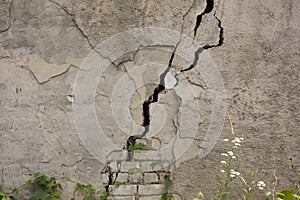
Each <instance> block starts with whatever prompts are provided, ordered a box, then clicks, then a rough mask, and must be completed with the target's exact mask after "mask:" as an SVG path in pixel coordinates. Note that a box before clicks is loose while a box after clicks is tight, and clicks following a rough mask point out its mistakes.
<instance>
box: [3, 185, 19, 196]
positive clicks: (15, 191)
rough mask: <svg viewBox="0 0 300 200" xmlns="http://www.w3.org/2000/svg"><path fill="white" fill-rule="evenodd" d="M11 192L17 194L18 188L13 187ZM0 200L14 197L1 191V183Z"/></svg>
mask: <svg viewBox="0 0 300 200" xmlns="http://www.w3.org/2000/svg"><path fill="white" fill-rule="evenodd" d="M12 193H15V194H17V193H18V189H15V188H14V189H13V190H12ZM0 200H15V198H14V197H13V196H9V195H8V194H6V193H5V192H4V191H2V188H1V185H0Z"/></svg>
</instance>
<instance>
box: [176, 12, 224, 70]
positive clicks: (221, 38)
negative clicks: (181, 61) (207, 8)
mask: <svg viewBox="0 0 300 200" xmlns="http://www.w3.org/2000/svg"><path fill="white" fill-rule="evenodd" d="M214 17H215V18H216V19H217V21H218V28H219V41H218V43H217V44H206V45H204V46H203V47H200V48H198V49H197V51H195V57H194V61H193V63H192V64H191V65H190V66H189V67H188V68H186V69H183V70H181V72H184V71H189V70H191V69H193V68H194V67H195V66H196V65H197V64H198V61H199V55H200V54H201V52H202V51H203V50H204V49H205V50H207V49H210V48H214V47H220V46H222V45H223V43H224V28H223V26H222V21H221V20H220V19H219V18H218V17H217V16H216V12H215V13H214Z"/></svg>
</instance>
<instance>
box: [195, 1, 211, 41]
mask: <svg viewBox="0 0 300 200" xmlns="http://www.w3.org/2000/svg"><path fill="white" fill-rule="evenodd" d="M213 8H214V0H206V7H205V10H204V11H203V12H202V13H201V14H200V15H198V16H197V18H196V24H195V28H194V37H195V36H196V35H197V30H198V28H199V26H200V24H201V21H202V16H203V15H206V14H208V13H210V12H211V11H212V10H213Z"/></svg>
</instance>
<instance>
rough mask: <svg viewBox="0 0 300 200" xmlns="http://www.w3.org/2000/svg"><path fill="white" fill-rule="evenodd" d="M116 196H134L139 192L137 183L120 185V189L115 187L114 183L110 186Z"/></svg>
mask: <svg viewBox="0 0 300 200" xmlns="http://www.w3.org/2000/svg"><path fill="white" fill-rule="evenodd" d="M109 188H110V190H112V192H111V193H112V195H114V196H134V195H135V194H136V193H137V186H136V185H120V186H119V188H118V189H114V185H110V186H109Z"/></svg>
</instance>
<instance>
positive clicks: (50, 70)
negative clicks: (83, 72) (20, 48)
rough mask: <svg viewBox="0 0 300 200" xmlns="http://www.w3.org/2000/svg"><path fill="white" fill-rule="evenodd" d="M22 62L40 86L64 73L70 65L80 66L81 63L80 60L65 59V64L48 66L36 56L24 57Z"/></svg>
mask: <svg viewBox="0 0 300 200" xmlns="http://www.w3.org/2000/svg"><path fill="white" fill-rule="evenodd" d="M24 60H25V63H26V65H27V66H28V67H29V69H30V70H31V72H32V73H33V75H34V77H35V78H36V80H37V81H38V82H39V83H40V84H42V83H45V82H47V81H49V80H50V79H51V78H54V77H56V76H59V75H61V74H63V73H65V72H66V71H67V70H68V69H69V68H70V67H71V66H72V65H73V66H80V64H81V61H82V59H67V64H62V65H55V64H48V63H46V62H45V61H44V60H43V59H42V58H40V57H38V56H37V55H36V54H31V55H28V56H25V57H24Z"/></svg>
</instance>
